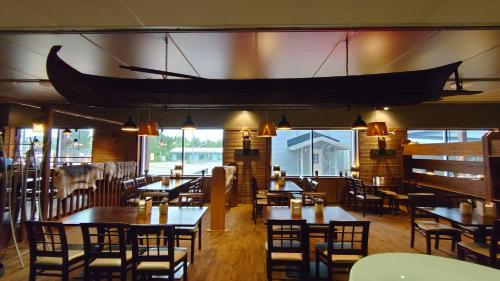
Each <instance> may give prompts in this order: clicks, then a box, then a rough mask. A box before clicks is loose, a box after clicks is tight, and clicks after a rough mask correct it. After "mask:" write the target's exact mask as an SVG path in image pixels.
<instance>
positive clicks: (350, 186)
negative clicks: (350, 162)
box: [345, 178, 355, 193]
mask: <svg viewBox="0 0 500 281" xmlns="http://www.w3.org/2000/svg"><path fill="white" fill-rule="evenodd" d="M345 188H346V191H347V192H352V193H354V192H355V188H354V180H353V179H352V178H346V182H345Z"/></svg>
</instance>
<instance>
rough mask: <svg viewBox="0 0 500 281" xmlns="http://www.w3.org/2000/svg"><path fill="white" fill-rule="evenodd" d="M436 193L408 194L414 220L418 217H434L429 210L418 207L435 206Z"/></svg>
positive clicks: (411, 218) (412, 219)
mask: <svg viewBox="0 0 500 281" xmlns="http://www.w3.org/2000/svg"><path fill="white" fill-rule="evenodd" d="M435 206H436V195H434V194H410V195H409V196H408V208H409V210H410V220H411V222H414V221H415V219H416V218H434V216H432V215H430V214H429V213H427V212H423V211H419V210H418V209H417V207H435Z"/></svg>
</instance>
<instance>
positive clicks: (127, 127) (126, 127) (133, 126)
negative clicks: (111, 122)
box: [122, 116, 139, 132]
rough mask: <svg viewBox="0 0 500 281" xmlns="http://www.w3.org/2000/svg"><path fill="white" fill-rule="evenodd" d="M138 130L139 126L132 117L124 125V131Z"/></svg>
mask: <svg viewBox="0 0 500 281" xmlns="http://www.w3.org/2000/svg"><path fill="white" fill-rule="evenodd" d="M138 130H139V128H137V124H136V123H135V122H134V120H133V119H132V117H130V116H129V117H128V120H127V121H126V122H125V123H123V125H122V131H125V132H137V131H138Z"/></svg>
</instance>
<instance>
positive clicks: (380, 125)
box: [366, 122, 389, 137]
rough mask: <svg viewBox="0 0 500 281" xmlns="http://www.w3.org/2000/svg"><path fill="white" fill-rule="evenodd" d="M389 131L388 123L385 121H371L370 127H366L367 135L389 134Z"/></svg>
mask: <svg viewBox="0 0 500 281" xmlns="http://www.w3.org/2000/svg"><path fill="white" fill-rule="evenodd" d="M388 134H389V131H388V130H387V124H385V122H370V123H368V128H367V129H366V135H367V136H369V137H377V136H387V135H388Z"/></svg>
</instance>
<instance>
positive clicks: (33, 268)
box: [29, 264, 36, 281]
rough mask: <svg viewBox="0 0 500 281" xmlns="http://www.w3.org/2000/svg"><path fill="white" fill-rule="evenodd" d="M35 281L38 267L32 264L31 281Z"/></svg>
mask: <svg viewBox="0 0 500 281" xmlns="http://www.w3.org/2000/svg"><path fill="white" fill-rule="evenodd" d="M35 280H36V267H35V266H34V265H33V264H30V277H29V281H35Z"/></svg>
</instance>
